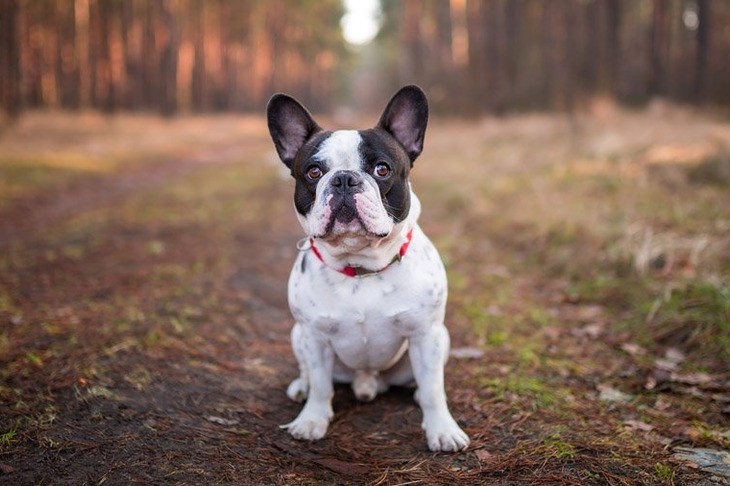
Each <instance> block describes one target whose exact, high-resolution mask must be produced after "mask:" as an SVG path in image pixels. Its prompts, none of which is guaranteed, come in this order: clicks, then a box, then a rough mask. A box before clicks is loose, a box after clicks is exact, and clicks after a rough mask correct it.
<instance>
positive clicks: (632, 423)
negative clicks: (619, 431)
mask: <svg viewBox="0 0 730 486" xmlns="http://www.w3.org/2000/svg"><path fill="white" fill-rule="evenodd" d="M624 425H625V426H626V427H628V428H630V429H632V430H639V431H641V432H651V431H652V430H654V426H653V425H651V424H647V423H646V422H642V421H641V420H625V421H624Z"/></svg>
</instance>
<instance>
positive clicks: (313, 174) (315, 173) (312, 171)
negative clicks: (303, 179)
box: [307, 165, 322, 181]
mask: <svg viewBox="0 0 730 486" xmlns="http://www.w3.org/2000/svg"><path fill="white" fill-rule="evenodd" d="M307 177H309V178H310V179H311V180H313V181H316V180H317V179H319V178H320V177H322V169H320V168H319V167H317V166H316V165H313V166H312V167H310V168H309V169H307Z"/></svg>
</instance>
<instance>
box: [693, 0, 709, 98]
mask: <svg viewBox="0 0 730 486" xmlns="http://www.w3.org/2000/svg"><path fill="white" fill-rule="evenodd" d="M697 16H698V20H699V25H698V26H697V53H696V59H697V64H696V66H695V79H694V98H695V101H696V102H697V103H704V102H705V101H706V97H707V78H708V76H707V67H708V65H707V59H708V58H709V57H710V2H709V0H698V1H697Z"/></svg>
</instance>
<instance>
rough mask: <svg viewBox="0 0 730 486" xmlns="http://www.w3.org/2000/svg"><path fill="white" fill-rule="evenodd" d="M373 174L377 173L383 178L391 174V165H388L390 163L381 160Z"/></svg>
mask: <svg viewBox="0 0 730 486" xmlns="http://www.w3.org/2000/svg"><path fill="white" fill-rule="evenodd" d="M373 174H375V175H376V176H377V177H380V178H381V179H384V178H386V177H388V176H389V175H390V167H388V164H384V163H383V162H381V163H379V164H377V165H376V166H375V169H374V170H373Z"/></svg>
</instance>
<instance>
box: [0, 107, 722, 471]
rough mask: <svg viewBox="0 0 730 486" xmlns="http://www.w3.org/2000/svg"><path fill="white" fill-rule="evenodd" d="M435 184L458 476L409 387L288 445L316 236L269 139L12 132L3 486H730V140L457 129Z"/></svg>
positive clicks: (107, 127)
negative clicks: (306, 258) (295, 316)
mask: <svg viewBox="0 0 730 486" xmlns="http://www.w3.org/2000/svg"><path fill="white" fill-rule="evenodd" d="M323 124H324V125H325V126H332V124H331V123H328V122H327V121H325V122H324V123H323ZM413 184H414V188H415V190H416V192H417V193H418V194H419V197H420V198H421V201H422V203H423V215H422V218H421V223H422V226H423V227H424V229H425V230H426V233H427V234H428V235H429V236H430V237H431V238H432V239H433V241H434V243H435V244H436V246H437V247H438V248H439V249H440V251H441V253H442V256H443V258H444V261H445V263H446V266H447V269H448V273H449V283H450V301H449V306H448V311H447V325H448V326H449V329H450V332H451V335H452V348H453V349H452V350H453V354H452V357H451V360H450V361H449V363H448V365H447V367H446V383H447V388H448V396H449V402H450V407H451V410H452V412H453V414H454V416H455V418H456V419H457V421H458V422H459V423H460V424H461V425H462V426H463V427H464V429H465V430H466V431H467V432H468V433H469V435H470V436H471V438H472V443H471V445H470V447H469V449H468V450H467V451H465V452H462V453H457V454H447V453H432V452H429V451H428V449H427V447H426V442H425V437H424V434H423V432H422V431H421V429H420V411H419V409H418V408H417V406H416V405H415V403H414V402H413V400H412V390H408V389H395V390H392V391H389V392H388V393H386V394H383V395H381V396H378V397H377V398H376V400H375V401H374V402H372V403H364V404H363V403H358V402H357V401H356V400H355V399H354V397H353V396H352V393H351V392H350V390H349V389H348V388H346V387H341V388H337V390H336V395H335V400H334V408H335V418H334V421H333V423H332V424H331V426H330V429H329V433H328V435H327V437H326V438H325V439H323V440H321V441H318V442H315V443H307V442H298V441H296V440H294V439H292V438H291V437H290V436H289V435H288V434H287V433H286V431H284V430H281V429H280V428H279V425H281V424H285V423H287V422H289V421H291V420H292V419H293V418H294V417H295V416H296V415H297V413H298V411H299V409H300V406H301V405H299V404H296V403H293V402H291V401H289V400H288V399H287V397H286V395H285V390H286V387H287V384H288V383H289V381H290V380H291V379H292V378H294V377H295V375H296V365H295V360H294V357H293V355H292V353H291V350H290V346H289V330H290V327H291V325H292V319H291V317H290V314H289V311H288V308H287V303H286V281H287V277H288V273H289V269H290V265H291V263H292V261H293V260H294V258H295V256H296V251H297V250H296V249H295V243H296V241H297V240H298V239H299V238H301V236H302V233H301V230H300V228H299V226H298V223H297V222H296V219H295V217H294V214H293V207H292V201H291V197H292V195H291V193H292V189H293V183H292V181H291V180H290V178H289V177H288V175H287V174H286V172H285V171H284V170H283V166H281V164H280V163H279V162H278V160H277V159H276V156H275V153H274V151H273V149H272V145H271V143H270V141H269V139H268V135H267V132H266V127H265V121H264V119H263V118H257V117H234V116H220V117H184V118H179V119H172V120H160V119H157V118H154V117H151V116H150V117H146V116H131V115H130V116H127V115H118V116H114V117H102V116H99V115H94V114H81V115H64V114H54V113H44V114H43V113H42V114H38V113H37V114H29V115H26V116H25V117H24V118H22V119H21V120H20V121H19V122H18V123H16V124H14V125H11V126H5V127H3V128H2V131H0V484H44V485H50V484H94V485H101V484H137V483H143V484H160V483H165V482H170V483H177V484H216V483H234V484H319V483H329V484H373V485H375V484H478V483H481V484H545V483H554V484H576V485H583V484H729V483H730V465H729V464H728V463H730V459H729V458H730V455H729V454H730V453H729V452H728V451H730V324H729V322H730V286H729V284H728V283H729V282H730V190H728V189H729V188H730V122H729V121H728V119H727V118H725V119H723V118H722V117H721V116H719V115H710V114H703V113H698V112H694V111H690V110H686V109H683V108H678V107H671V106H664V105H661V104H655V105H652V106H651V107H650V108H649V109H647V110H644V111H638V112H631V111H623V110H618V109H615V108H613V107H611V106H610V105H605V106H597V107H596V109H595V110H594V112H593V113H591V114H586V115H580V116H575V117H572V118H570V117H566V116H562V115H523V116H512V117H505V118H499V119H497V118H493V119H484V120H480V121H472V122H467V121H456V120H440V119H439V117H437V116H434V117H433V121H432V125H431V126H430V128H429V132H428V133H427V137H426V148H425V152H424V154H423V155H422V157H421V159H419V160H418V161H417V162H416V165H415V169H414V172H413Z"/></svg>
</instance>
